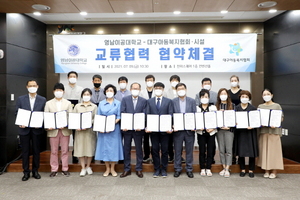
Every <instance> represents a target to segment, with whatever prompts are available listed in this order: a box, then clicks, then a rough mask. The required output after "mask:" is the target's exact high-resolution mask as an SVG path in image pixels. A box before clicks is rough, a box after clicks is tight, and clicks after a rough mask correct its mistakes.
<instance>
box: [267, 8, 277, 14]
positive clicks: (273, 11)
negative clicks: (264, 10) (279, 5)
mask: <svg viewBox="0 0 300 200" xmlns="http://www.w3.org/2000/svg"><path fill="white" fill-rule="evenodd" d="M276 12H277V10H275V9H271V10H269V13H276Z"/></svg>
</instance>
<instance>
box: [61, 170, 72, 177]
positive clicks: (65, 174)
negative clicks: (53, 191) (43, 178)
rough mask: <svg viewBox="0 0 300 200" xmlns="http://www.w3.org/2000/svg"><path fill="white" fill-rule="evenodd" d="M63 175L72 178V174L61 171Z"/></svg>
mask: <svg viewBox="0 0 300 200" xmlns="http://www.w3.org/2000/svg"><path fill="white" fill-rule="evenodd" d="M61 174H62V175H64V176H66V177H69V176H70V172H68V171H61Z"/></svg>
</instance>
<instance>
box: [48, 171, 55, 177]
mask: <svg viewBox="0 0 300 200" xmlns="http://www.w3.org/2000/svg"><path fill="white" fill-rule="evenodd" d="M49 176H50V178H53V177H55V176H57V172H51V174H50V175H49Z"/></svg>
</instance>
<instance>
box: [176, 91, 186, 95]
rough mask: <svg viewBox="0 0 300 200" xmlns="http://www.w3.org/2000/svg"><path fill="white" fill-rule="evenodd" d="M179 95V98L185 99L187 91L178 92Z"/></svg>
mask: <svg viewBox="0 0 300 200" xmlns="http://www.w3.org/2000/svg"><path fill="white" fill-rule="evenodd" d="M177 94H178V96H180V97H183V96H185V94H186V91H185V90H179V91H177Z"/></svg>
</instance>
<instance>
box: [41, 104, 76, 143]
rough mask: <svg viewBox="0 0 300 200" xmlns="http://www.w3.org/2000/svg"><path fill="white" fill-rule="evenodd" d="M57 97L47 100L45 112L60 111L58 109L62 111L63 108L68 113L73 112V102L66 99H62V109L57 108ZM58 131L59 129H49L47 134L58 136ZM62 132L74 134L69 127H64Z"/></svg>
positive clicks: (67, 134)
mask: <svg viewBox="0 0 300 200" xmlns="http://www.w3.org/2000/svg"><path fill="white" fill-rule="evenodd" d="M56 102H57V101H56V99H55V98H53V99H51V100H49V101H47V102H46V105H45V109H44V111H45V112H58V111H61V110H66V111H67V112H68V113H69V112H73V108H72V104H71V102H70V101H68V100H66V99H64V98H63V99H62V102H61V110H57V107H56ZM57 133H58V129H54V130H47V136H48V137H56V136H57ZM62 134H63V135H64V136H69V135H71V134H72V131H71V130H69V129H68V128H67V127H66V128H64V129H62Z"/></svg>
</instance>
